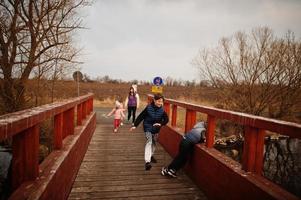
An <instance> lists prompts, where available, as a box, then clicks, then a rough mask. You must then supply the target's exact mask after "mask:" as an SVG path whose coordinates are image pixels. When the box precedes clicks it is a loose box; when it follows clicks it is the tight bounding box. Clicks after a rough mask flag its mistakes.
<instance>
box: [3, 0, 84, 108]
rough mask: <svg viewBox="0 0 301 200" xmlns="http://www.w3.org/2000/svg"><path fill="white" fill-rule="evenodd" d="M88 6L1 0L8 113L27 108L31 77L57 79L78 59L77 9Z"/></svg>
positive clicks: (77, 0)
mask: <svg viewBox="0 0 301 200" xmlns="http://www.w3.org/2000/svg"><path fill="white" fill-rule="evenodd" d="M85 5H87V2H85V0H39V1H36V0H0V13H1V16H0V65H1V66H0V98H1V100H2V102H3V107H4V108H5V111H6V112H13V111H16V110H19V109H22V108H24V107H25V104H26V95H25V92H26V83H27V81H28V79H29V78H33V77H35V78H37V79H40V78H41V77H44V78H48V79H51V80H56V79H57V78H58V77H59V76H60V74H61V73H62V72H63V71H64V70H66V68H67V67H68V64H67V63H74V62H76V61H75V58H76V55H77V54H78V50H76V49H75V48H74V45H73V44H72V37H71V34H72V33H73V32H74V31H75V30H76V29H78V28H81V23H82V20H81V18H80V17H79V16H78V13H77V12H78V9H79V8H81V7H82V6H85ZM69 66H70V65H69ZM53 84H54V83H53Z"/></svg>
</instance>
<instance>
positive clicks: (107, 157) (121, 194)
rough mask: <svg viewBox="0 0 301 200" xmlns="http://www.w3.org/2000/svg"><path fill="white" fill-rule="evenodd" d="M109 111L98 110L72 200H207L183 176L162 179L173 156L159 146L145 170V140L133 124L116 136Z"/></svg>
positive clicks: (73, 189) (72, 193)
mask: <svg viewBox="0 0 301 200" xmlns="http://www.w3.org/2000/svg"><path fill="white" fill-rule="evenodd" d="M108 111H109V110H104V109H101V110H97V121H98V124H97V127H96V131H95V133H94V135H93V138H92V140H91V143H90V145H89V148H88V151H87V153H86V155H85V158H84V160H83V162H82V165H81V167H80V170H79V173H78V175H77V177H76V180H75V182H74V185H73V188H72V191H71V193H70V195H69V199H124V198H127V199H156V200H160V199H207V198H206V197H205V196H204V194H203V193H202V192H201V191H200V190H199V188H198V187H197V186H196V185H195V184H194V183H193V182H192V181H191V180H190V179H189V178H188V177H187V176H186V175H185V174H183V173H182V172H180V173H179V174H178V175H179V176H178V177H177V178H170V177H165V176H161V174H160V170H161V168H162V166H164V165H166V164H168V163H169V162H170V160H171V158H170V156H169V155H168V154H167V153H166V152H165V151H164V149H163V148H162V147H161V146H160V145H159V144H158V145H157V150H156V153H155V158H156V159H157V161H158V163H155V164H153V165H152V166H153V167H152V169H151V170H150V171H145V170H144V145H145V137H144V134H143V131H142V128H141V127H140V128H137V129H136V130H135V132H129V131H128V130H129V127H130V124H125V125H124V126H122V127H121V129H120V130H119V132H118V133H113V132H112V119H105V118H104V117H103V114H104V113H107V112H108ZM140 126H141V125H140Z"/></svg>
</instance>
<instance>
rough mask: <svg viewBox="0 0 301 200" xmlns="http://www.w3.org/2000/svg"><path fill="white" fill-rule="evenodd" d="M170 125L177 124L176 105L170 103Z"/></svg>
mask: <svg viewBox="0 0 301 200" xmlns="http://www.w3.org/2000/svg"><path fill="white" fill-rule="evenodd" d="M171 117H172V118H171V126H176V125H177V106H176V105H172V115H171Z"/></svg>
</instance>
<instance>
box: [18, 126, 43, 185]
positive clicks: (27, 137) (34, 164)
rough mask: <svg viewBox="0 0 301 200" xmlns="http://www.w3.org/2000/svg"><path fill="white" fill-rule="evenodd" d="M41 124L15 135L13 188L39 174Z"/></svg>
mask: <svg viewBox="0 0 301 200" xmlns="http://www.w3.org/2000/svg"><path fill="white" fill-rule="evenodd" d="M39 133H40V131H39V126H38V125H36V126H33V127H31V128H29V129H27V130H25V131H23V132H22V133H20V134H18V135H15V136H14V137H13V143H12V152H13V159H12V188H13V189H16V188H17V187H19V186H20V185H21V183H23V182H25V181H29V180H35V179H36V178H37V177H38V174H39Z"/></svg>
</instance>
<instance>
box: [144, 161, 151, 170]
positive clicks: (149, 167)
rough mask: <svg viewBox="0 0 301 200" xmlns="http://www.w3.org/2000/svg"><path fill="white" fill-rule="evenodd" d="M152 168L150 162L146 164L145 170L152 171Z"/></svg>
mask: <svg viewBox="0 0 301 200" xmlns="http://www.w3.org/2000/svg"><path fill="white" fill-rule="evenodd" d="M151 168H152V165H151V163H150V162H147V163H145V170H150V169H151Z"/></svg>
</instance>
